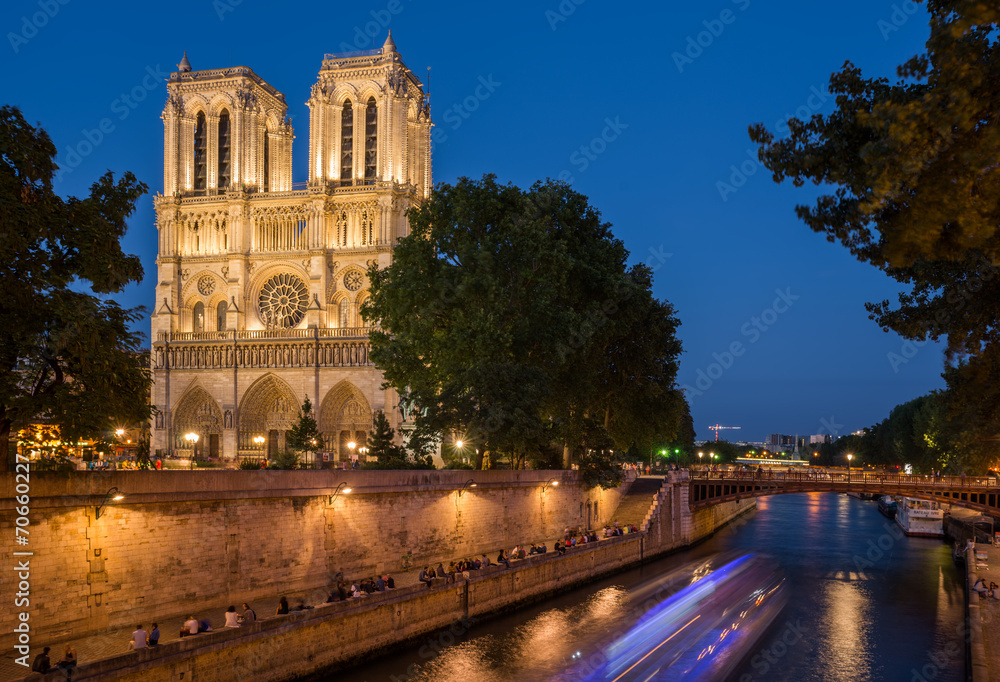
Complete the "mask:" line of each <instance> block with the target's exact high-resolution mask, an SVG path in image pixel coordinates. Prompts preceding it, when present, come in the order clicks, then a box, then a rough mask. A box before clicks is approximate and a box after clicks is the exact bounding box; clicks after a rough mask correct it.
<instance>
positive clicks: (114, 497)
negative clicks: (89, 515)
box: [94, 488, 125, 521]
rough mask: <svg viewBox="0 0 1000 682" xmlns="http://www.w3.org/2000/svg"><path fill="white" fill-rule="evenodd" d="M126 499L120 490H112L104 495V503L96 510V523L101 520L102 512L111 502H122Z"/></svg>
mask: <svg viewBox="0 0 1000 682" xmlns="http://www.w3.org/2000/svg"><path fill="white" fill-rule="evenodd" d="M124 499H125V495H124V494H123V493H122V492H120V491H119V490H118V488H111V489H110V490H109V491H108V492H106V493H104V501H103V502H101V503H100V504H99V505H97V508H96V509H94V520H95V521H96V520H97V519H99V518H101V512H102V511H103V510H104V508H105V507H107V506H108V503H109V502H121V501H122V500H124Z"/></svg>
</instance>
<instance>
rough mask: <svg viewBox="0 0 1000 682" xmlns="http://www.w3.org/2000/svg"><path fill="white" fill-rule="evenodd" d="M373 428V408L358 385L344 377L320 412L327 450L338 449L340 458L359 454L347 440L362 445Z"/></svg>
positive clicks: (342, 459) (357, 446) (321, 431)
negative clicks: (352, 450)
mask: <svg viewBox="0 0 1000 682" xmlns="http://www.w3.org/2000/svg"><path fill="white" fill-rule="evenodd" d="M371 428H372V408H371V406H370V405H369V404H368V399H367V398H365V394H364V393H362V392H361V391H360V390H359V389H358V387H357V386H355V385H354V384H352V383H351V382H349V381H347V380H344V381H341V382H339V383H338V384H337V385H336V386H334V387H333V388H331V389H330V390H329V391H328V392H327V394H326V397H325V398H324V399H323V405H322V407H321V408H320V412H319V430H320V433H322V434H323V442H324V445H325V448H326V450H327V451H328V452H333V453H336V455H337V459H338V460H339V461H346V460H347V459H349V458H350V455H351V454H356V453H352V452H351V450H350V448H349V447H348V446H347V444H348V443H350V442H353V443H354V444H355V446H356V448H355V449H357V448H360V447H361V446H362V445H364V443H365V441H366V440H367V439H368V431H369V430H370V429H371Z"/></svg>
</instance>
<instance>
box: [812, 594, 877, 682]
mask: <svg viewBox="0 0 1000 682" xmlns="http://www.w3.org/2000/svg"><path fill="white" fill-rule="evenodd" d="M823 588H824V591H825V594H824V599H823V610H824V611H825V612H826V613H828V614H829V618H828V619H827V623H826V627H825V629H824V631H823V632H822V634H821V637H822V639H823V640H825V641H826V642H827V646H825V647H824V648H823V651H822V653H821V654H820V666H821V670H820V671H819V672H820V673H821V677H822V678H824V679H828V680H834V679H850V680H870V679H872V677H871V651H870V648H869V644H868V627H869V625H868V622H869V616H870V614H868V613H866V612H867V610H868V608H869V606H870V604H869V601H868V598H867V595H863V594H861V585H860V583H858V582H841V581H839V580H827V581H824V583H823Z"/></svg>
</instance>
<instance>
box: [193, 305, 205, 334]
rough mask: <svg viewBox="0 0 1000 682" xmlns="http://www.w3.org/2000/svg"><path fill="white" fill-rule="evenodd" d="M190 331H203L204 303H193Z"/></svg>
mask: <svg viewBox="0 0 1000 682" xmlns="http://www.w3.org/2000/svg"><path fill="white" fill-rule="evenodd" d="M191 320H192V323H193V324H192V331H196V332H203V331H205V304H204V303H201V302H198V303H195V304H194V314H193V315H192V316H191Z"/></svg>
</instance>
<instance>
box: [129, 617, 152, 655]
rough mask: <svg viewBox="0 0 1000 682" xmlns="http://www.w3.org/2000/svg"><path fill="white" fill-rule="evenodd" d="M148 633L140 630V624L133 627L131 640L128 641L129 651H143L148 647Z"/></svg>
mask: <svg viewBox="0 0 1000 682" xmlns="http://www.w3.org/2000/svg"><path fill="white" fill-rule="evenodd" d="M148 640H149V633H147V632H146V631H145V630H143V629H142V623H139V624H138V625H136V626H135V631H134V632H133V633H132V639H130V640H129V643H128V648H129V649H145V648H146V647H147V646H148V645H149V641H148Z"/></svg>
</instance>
